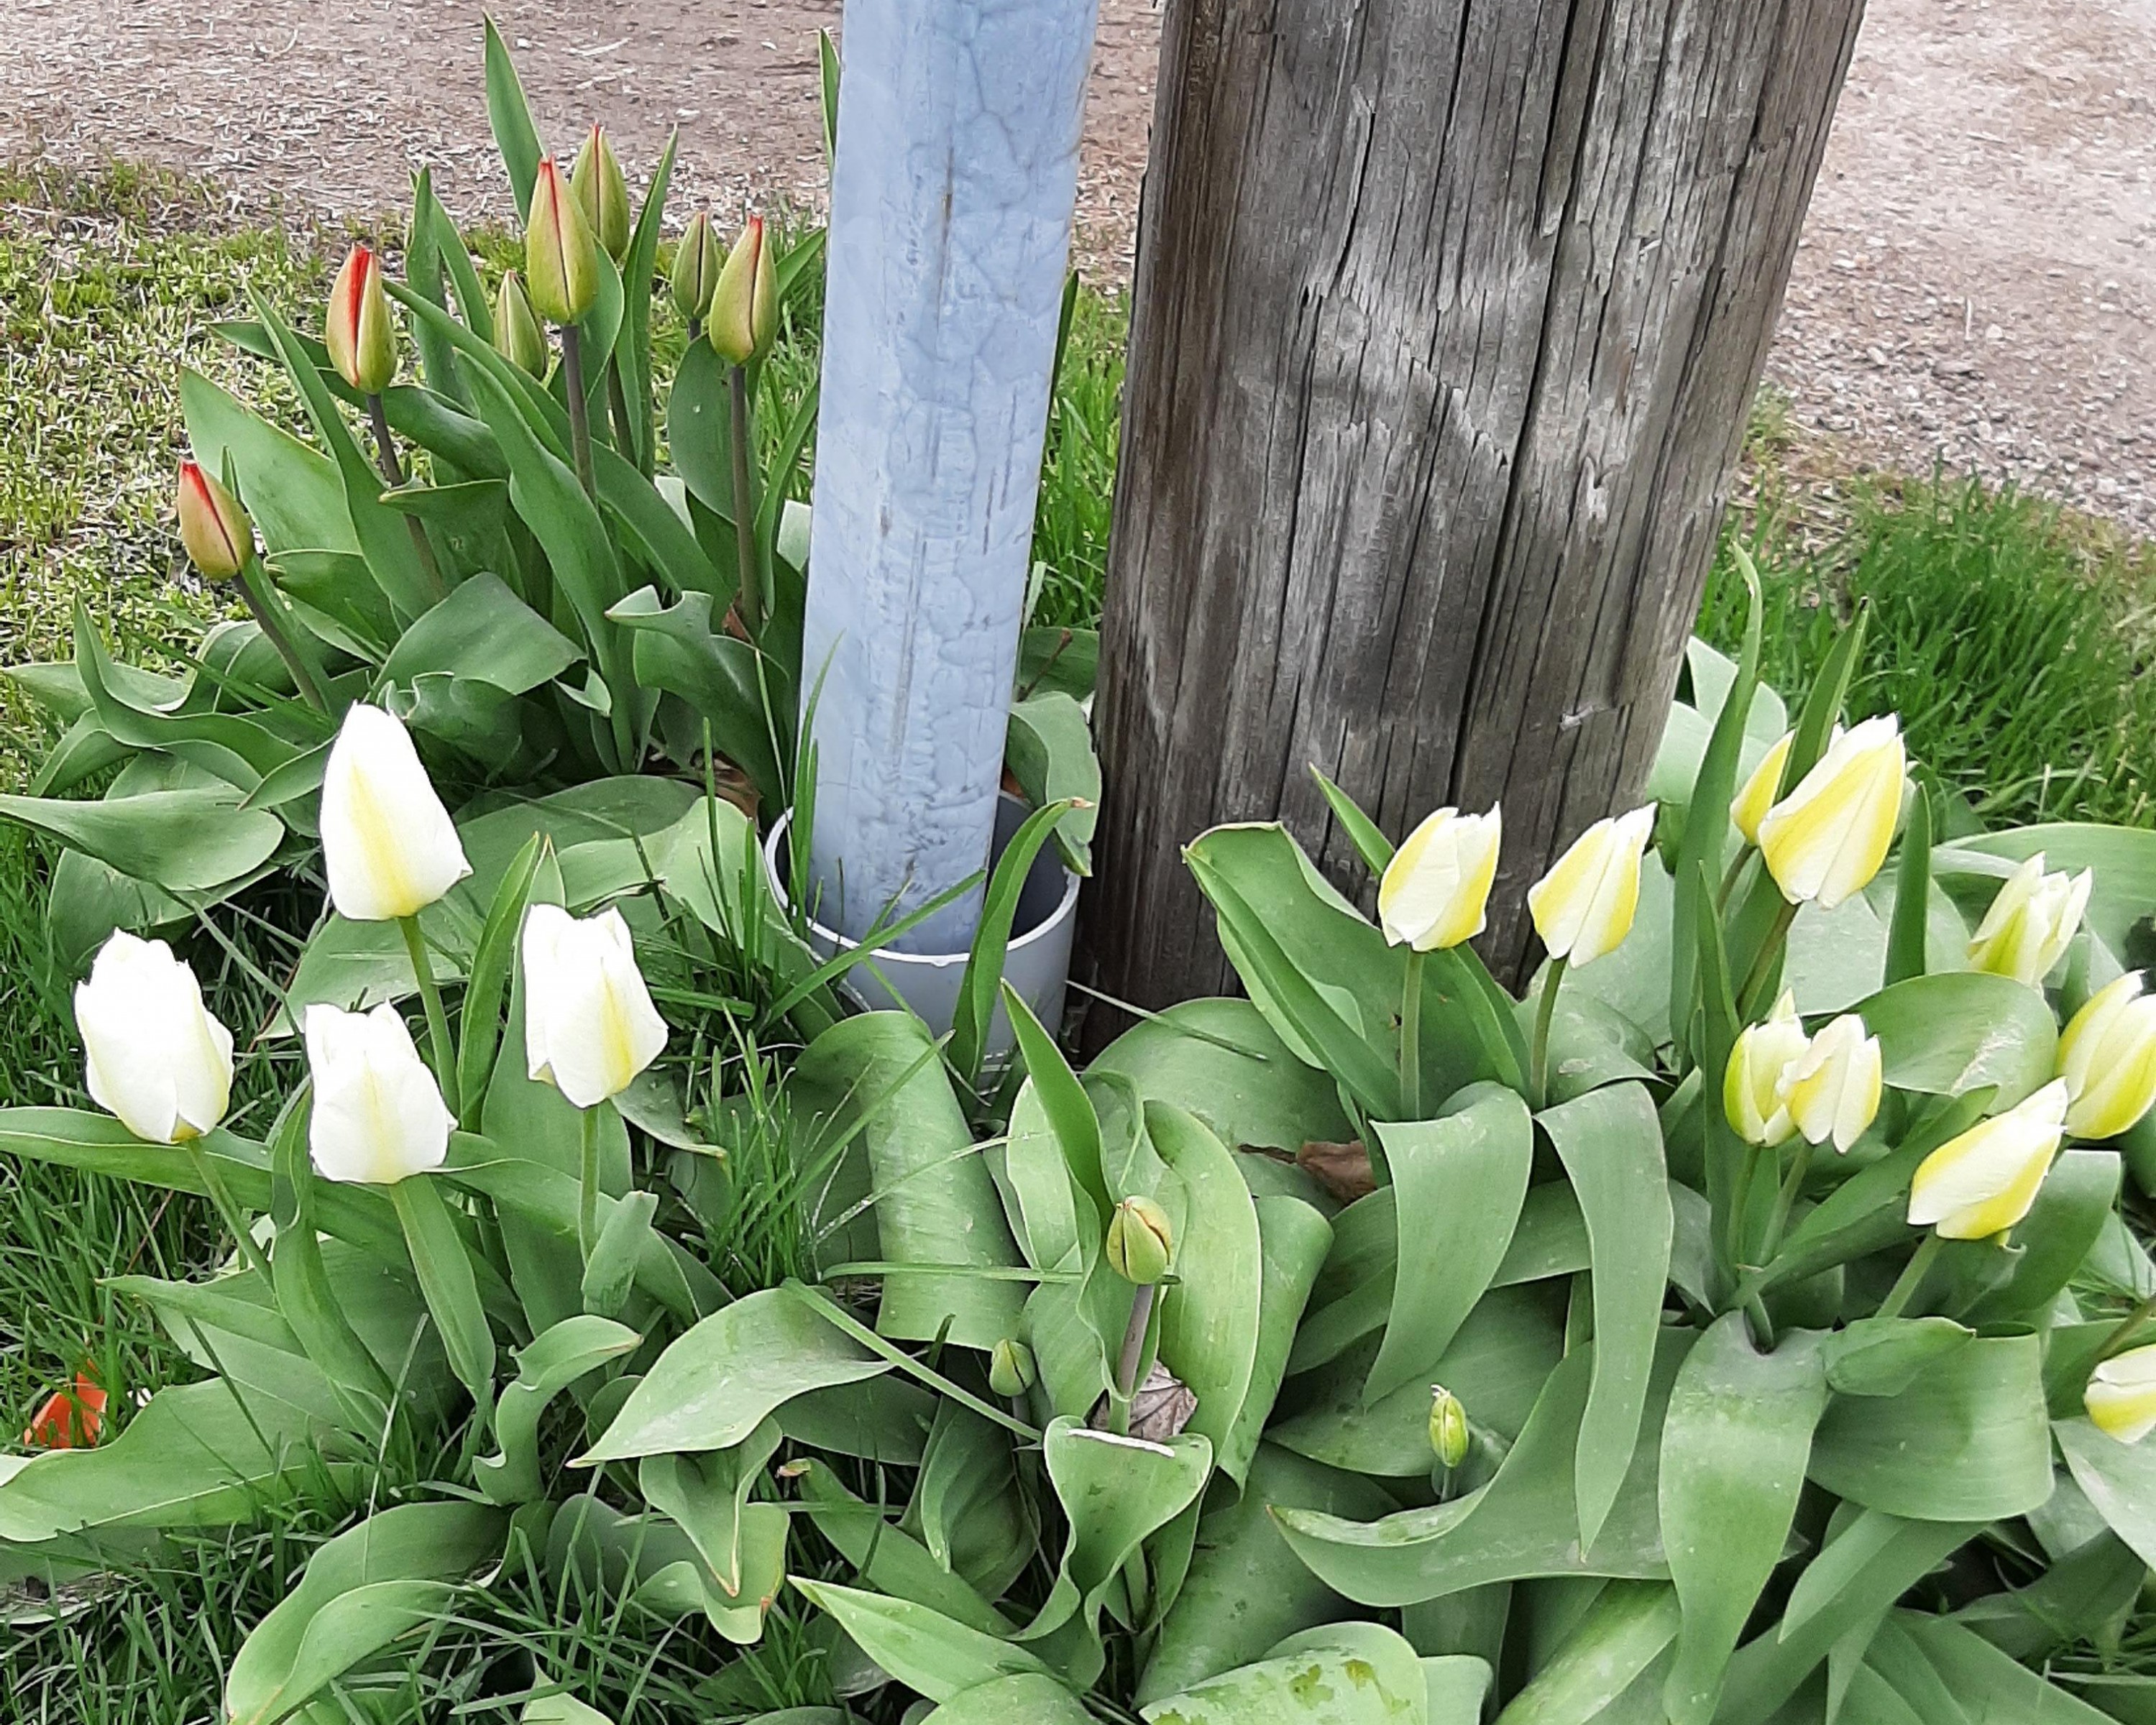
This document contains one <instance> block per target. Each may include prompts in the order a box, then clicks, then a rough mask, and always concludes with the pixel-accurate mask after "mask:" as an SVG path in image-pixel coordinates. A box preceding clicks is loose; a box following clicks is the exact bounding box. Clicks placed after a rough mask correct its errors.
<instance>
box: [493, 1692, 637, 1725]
mask: <svg viewBox="0 0 2156 1725" xmlns="http://www.w3.org/2000/svg"><path fill="white" fill-rule="evenodd" d="M516 1725H613V1720H611V1719H609V1718H608V1717H607V1716H606V1715H605V1714H604V1713H603V1712H599V1710H598V1708H596V1707H586V1706H585V1705H584V1704H583V1702H580V1701H578V1700H577V1698H576V1697H574V1696H573V1695H542V1696H541V1697H539V1698H538V1699H537V1700H536V1701H527V1702H525V1703H524V1711H523V1712H521V1713H519V1714H518V1715H517V1716H516Z"/></svg>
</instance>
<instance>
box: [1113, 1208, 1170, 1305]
mask: <svg viewBox="0 0 2156 1725" xmlns="http://www.w3.org/2000/svg"><path fill="white" fill-rule="evenodd" d="M1103 1249H1104V1250H1106V1253H1107V1256H1108V1267H1109V1268H1110V1269H1111V1270H1112V1271H1115V1272H1116V1275H1118V1276H1122V1278H1123V1280H1124V1281H1132V1282H1137V1283H1138V1284H1140V1285H1141V1286H1146V1287H1150V1286H1152V1284H1153V1283H1155V1282H1157V1281H1159V1280H1160V1279H1161V1278H1162V1277H1163V1276H1166V1275H1167V1274H1168V1264H1169V1262H1170V1260H1172V1259H1173V1257H1174V1255H1175V1230H1174V1229H1173V1227H1171V1226H1170V1225H1169V1223H1168V1212H1167V1211H1165V1210H1163V1209H1162V1208H1161V1207H1160V1206H1159V1205H1158V1204H1155V1203H1154V1202H1153V1201H1152V1199H1150V1198H1127V1199H1124V1200H1123V1201H1122V1203H1121V1204H1117V1205H1116V1208H1115V1212H1114V1214H1112V1215H1111V1216H1110V1217H1109V1218H1108V1235H1107V1240H1106V1245H1105V1246H1104V1248H1103Z"/></svg>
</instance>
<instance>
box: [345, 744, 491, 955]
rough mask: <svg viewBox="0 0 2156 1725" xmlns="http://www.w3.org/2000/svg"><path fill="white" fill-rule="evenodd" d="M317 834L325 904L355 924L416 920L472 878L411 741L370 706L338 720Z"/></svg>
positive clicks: (452, 826) (454, 831)
mask: <svg viewBox="0 0 2156 1725" xmlns="http://www.w3.org/2000/svg"><path fill="white" fill-rule="evenodd" d="M321 828H322V860H323V862H324V864H325V865H326V867H327V870H328V874H329V877H330V902H331V904H333V905H335V906H336V911H337V914H338V915H339V916H345V917H348V918H349V919H350V920H352V922H394V921H396V920H397V919H398V917H400V916H417V915H418V913H419V912H420V911H423V910H424V909H425V908H426V907H427V906H429V905H431V904H432V903H434V901H435V900H436V899H438V898H439V897H440V896H442V895H443V894H444V893H445V892H447V891H449V889H450V888H451V887H452V886H455V885H456V884H457V882H458V881H459V880H463V879H464V877H465V875H469V874H470V873H471V865H470V863H469V862H468V861H466V860H465V847H464V841H463V840H462V839H459V837H458V836H457V829H456V827H455V824H454V823H453V822H452V821H451V820H450V819H449V810H447V809H444V808H443V807H442V799H441V798H439V797H438V796H436V795H435V794H434V785H433V784H432V783H430V782H429V779H428V778H427V769H426V768H424V767H423V766H421V765H420V764H419V752H418V750H417V749H416V748H414V747H413V746H412V737H411V734H410V733H409V732H407V731H406V730H405V728H404V726H403V725H402V724H401V723H399V722H398V720H397V719H396V718H395V717H394V716H392V715H391V714H389V713H386V712H384V711H382V709H381V708H380V707H378V706H367V705H366V704H365V703H364V702H355V703H353V705H352V706H351V708H349V709H348V710H347V711H346V713H345V716H344V724H343V726H342V727H341V729H339V731H338V732H337V737H336V742H335V743H333V744H332V745H331V747H330V758H329V766H328V768H327V770H326V772H325V773H324V775H323V778H322V806H321Z"/></svg>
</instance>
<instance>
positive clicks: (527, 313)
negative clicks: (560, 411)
mask: <svg viewBox="0 0 2156 1725" xmlns="http://www.w3.org/2000/svg"><path fill="white" fill-rule="evenodd" d="M494 351H495V352H496V353H499V354H500V356H501V357H503V358H504V359H506V360H507V361H508V362H510V364H511V365H513V366H515V367H517V368H518V369H519V370H520V371H526V372H530V373H531V375H532V376H533V377H545V376H546V375H547V362H548V361H549V359H550V358H551V357H552V355H551V354H550V353H549V352H548V350H547V326H546V325H544V324H542V323H541V322H540V321H539V314H538V313H537V312H536V311H533V310H532V309H531V295H529V294H527V293H526V292H525V291H524V278H523V277H522V276H521V275H518V274H517V273H516V271H515V270H503V271H502V272H501V285H500V287H499V288H497V289H496V290H495V295H494Z"/></svg>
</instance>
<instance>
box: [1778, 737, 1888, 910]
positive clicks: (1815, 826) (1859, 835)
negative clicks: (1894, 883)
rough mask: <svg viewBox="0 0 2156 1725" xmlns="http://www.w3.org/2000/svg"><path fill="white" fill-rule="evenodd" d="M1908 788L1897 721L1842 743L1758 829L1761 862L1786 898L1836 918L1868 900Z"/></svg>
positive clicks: (1837, 741)
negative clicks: (1837, 911)
mask: <svg viewBox="0 0 2156 1725" xmlns="http://www.w3.org/2000/svg"><path fill="white" fill-rule="evenodd" d="M1907 780H1908V762H1907V757H1906V755H1905V753H1904V752H1903V750H1902V727H1901V722H1900V721H1899V720H1897V719H1896V718H1895V717H1894V716H1892V714H1889V715H1887V716H1886V717H1884V718H1879V719H1866V721H1864V722H1863V723H1862V724H1861V725H1858V726H1855V727H1854V728H1853V729H1851V730H1848V731H1845V732H1842V733H1841V735H1840V736H1839V737H1835V740H1834V742H1832V743H1831V744H1830V746H1829V747H1828V749H1827V752H1826V753H1825V755H1823V756H1821V757H1820V760H1819V762H1818V763H1817V764H1816V765H1815V766H1814V767H1813V768H1812V770H1811V771H1810V772H1809V773H1806V774H1805V775H1804V778H1802V779H1801V780H1799V782H1798V784H1797V788H1795V789H1794V790H1793V791H1791V792H1790V793H1789V795H1788V796H1786V797H1784V798H1782V800H1781V801H1780V802H1779V803H1776V804H1774V807H1773V808H1772V809H1768V811H1767V813H1766V814H1765V816H1764V817H1763V819H1761V820H1760V822H1759V830H1758V845H1759V854H1760V855H1762V856H1763V858H1765V859H1766V863H1767V872H1768V874H1770V875H1773V876H1774V884H1775V885H1776V886H1779V887H1780V888H1781V890H1782V896H1783V897H1784V898H1785V899H1787V900H1788V901H1789V902H1790V903H1791V904H1793V905H1800V904H1804V903H1807V902H1816V903H1817V904H1818V905H1819V906H1820V909H1821V910H1825V911H1830V910H1832V909H1834V907H1835V906H1836V905H1839V904H1840V903H1841V902H1843V901H1845V899H1847V898H1849V897H1850V896H1852V895H1853V894H1856V893H1858V892H1861V891H1863V890H1864V888H1865V887H1866V886H1868V885H1869V884H1870V883H1871V877H1872V876H1873V875H1876V874H1877V873H1878V872H1879V866H1880V865H1881V863H1883V862H1885V861H1886V852H1887V849H1888V847H1889V846H1891V845H1892V844H1893V842H1894V824H1895V823H1896V821H1897V820H1898V819H1900V818H1901V813H1902V788H1903V786H1904V785H1905V784H1906V783H1907Z"/></svg>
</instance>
